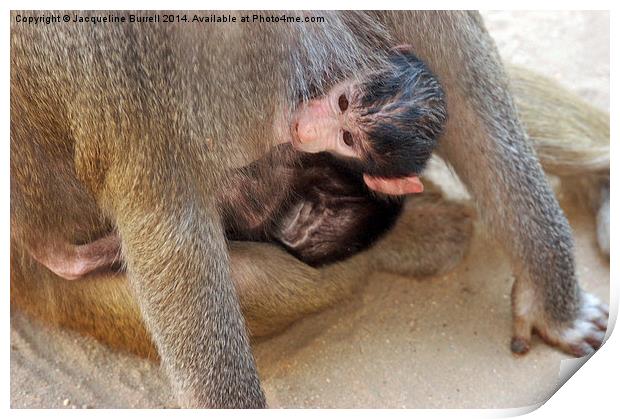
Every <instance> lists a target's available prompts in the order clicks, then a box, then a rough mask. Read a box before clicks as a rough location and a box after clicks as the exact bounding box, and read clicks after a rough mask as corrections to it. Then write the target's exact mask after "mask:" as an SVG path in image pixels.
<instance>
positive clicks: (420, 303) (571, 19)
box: [10, 12, 609, 408]
mask: <svg viewBox="0 0 620 419" xmlns="http://www.w3.org/2000/svg"><path fill="white" fill-rule="evenodd" d="M483 15H484V17H485V19H486V22H487V25H488V28H489V31H490V32H491V34H492V35H493V36H494V38H495V39H496V41H497V43H498V46H499V48H500V52H501V54H502V56H503V58H504V59H505V60H506V61H511V62H515V63H519V64H524V65H527V66H528V67H530V68H532V69H536V70H538V71H540V72H541V73H544V74H547V75H549V76H552V77H554V78H556V79H557V80H559V81H561V82H562V83H564V84H565V85H566V86H568V87H570V88H571V89H572V90H574V91H575V92H576V93H578V94H579V95H581V96H582V97H584V98H586V99H587V100H589V101H591V102H592V103H594V104H596V105H597V106H599V107H601V108H603V109H606V110H608V109H609V14H608V13H605V12H486V13H484V14H483ZM560 199H561V203H562V205H563V207H564V209H565V211H566V213H567V215H568V217H569V220H570V222H571V225H572V226H573V229H574V232H575V238H576V244H577V263H578V272H579V277H580V278H581V281H582V283H583V285H584V287H585V288H586V289H587V290H589V291H591V292H593V293H594V294H596V295H598V296H599V297H600V298H602V299H603V300H605V301H609V263H608V262H607V260H606V259H604V258H602V257H601V256H600V255H599V254H598V252H597V249H596V244H595V239H594V233H593V231H594V224H593V219H592V217H591V216H590V215H589V213H588V212H587V211H586V210H585V209H583V208H582V206H581V205H580V204H579V203H578V202H571V201H570V200H568V198H563V197H560ZM497 247H498V246H497V245H496V244H495V243H494V242H493V241H492V240H491V239H490V238H489V237H488V235H487V234H486V232H485V230H484V227H483V226H481V225H477V226H476V232H475V237H474V239H473V242H472V248H471V251H470V253H469V255H468V256H467V258H466V259H465V260H464V261H463V263H462V264H461V265H460V266H459V268H457V270H455V271H454V272H451V273H450V274H448V275H445V276H441V277H435V278H431V279H427V280H424V281H419V280H416V279H413V278H406V277H400V276H394V275H388V274H385V273H376V274H375V275H373V276H372V278H371V279H370V281H369V284H368V286H367V287H365V288H364V289H363V290H362V291H361V292H359V293H358V294H356V295H355V296H354V297H353V298H352V299H351V300H350V301H348V302H347V303H345V304H341V305H339V306H338V307H336V308H333V309H330V310H327V311H325V312H322V313H319V314H316V315H313V316H310V317H308V318H306V319H304V320H302V321H300V322H298V323H296V324H295V325H293V326H292V327H291V328H290V329H288V330H287V331H286V332H284V333H283V334H281V335H278V336H276V337H274V338H272V339H269V340H267V341H264V342H261V343H258V344H256V345H255V346H254V351H255V355H256V360H257V364H258V369H259V373H260V376H261V380H262V383H263V386H264V389H265V392H266V394H267V399H268V402H269V404H270V406H272V407H342V408H351V407H386V408H399V407H408V408H420V407H425V408H457V407H461V408H474V407H476V408H489V407H500V408H508V407H523V406H529V405H533V404H537V403H540V402H541V401H544V400H546V399H547V398H548V397H549V396H550V395H551V394H553V392H554V391H555V389H556V388H557V387H558V386H559V385H561V384H562V382H561V380H559V378H558V371H559V366H560V361H561V360H562V359H565V358H566V355H564V354H563V353H560V352H559V351H557V350H555V349H553V348H550V347H548V346H546V345H544V344H543V343H542V342H541V341H540V340H535V341H534V345H533V348H532V350H531V352H530V353H529V354H528V355H527V356H525V357H515V356H513V355H512V354H511V353H510V350H509V342H510V337H511V315H510V287H511V282H512V274H511V272H510V269H509V266H508V261H507V258H506V257H505V256H504V255H503V254H502V253H501V252H500V251H499V250H498V248H497ZM10 400H11V406H12V407H14V408H40V407H45V408H109V407H116V408H133V407H140V408H159V407H175V406H176V404H175V402H174V398H173V396H172V395H171V392H170V388H169V385H168V382H167V380H166V377H165V376H164V375H163V374H162V372H161V371H160V369H159V367H158V365H156V364H153V363H151V362H149V361H146V360H143V359H140V358H137V357H135V356H133V355H131V354H127V353H119V352H113V351H111V350H109V349H108V348H107V347H105V346H103V345H101V344H100V343H98V342H97V341H95V340H93V339H91V338H89V337H84V336H80V335H77V334H75V333H72V332H69V331H64V330H57V329H50V328H47V327H44V326H41V325H39V324H36V323H33V322H31V321H30V320H29V319H27V318H25V317H24V316H23V315H22V314H20V313H12V315H11V394H10Z"/></svg>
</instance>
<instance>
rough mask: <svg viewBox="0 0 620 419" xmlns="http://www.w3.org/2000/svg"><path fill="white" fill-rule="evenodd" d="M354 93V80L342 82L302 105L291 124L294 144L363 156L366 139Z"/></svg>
mask: <svg viewBox="0 0 620 419" xmlns="http://www.w3.org/2000/svg"><path fill="white" fill-rule="evenodd" d="M354 94H355V90H354V85H353V83H350V82H349V83H346V82H345V83H340V84H338V85H336V86H335V87H334V88H332V89H331V90H330V91H329V93H328V94H327V95H325V96H322V97H320V98H317V99H313V100H311V101H309V102H308V103H304V104H302V105H301V106H299V108H298V109H297V111H296V112H295V114H294V115H293V122H292V126H291V131H292V133H291V134H292V135H291V138H292V139H291V141H292V143H293V147H295V148H296V149H297V150H299V151H304V152H306V153H319V152H322V151H328V152H330V153H332V154H335V155H340V156H344V157H351V158H358V159H362V157H363V154H362V145H363V143H364V141H367V139H366V138H365V136H364V134H363V132H362V131H361V130H360V129H359V128H358V125H359V124H358V123H357V118H358V115H357V113H356V112H355V110H354V109H355V107H354V106H352V105H353V100H354V99H353V98H354Z"/></svg>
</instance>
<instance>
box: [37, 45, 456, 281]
mask: <svg viewBox="0 0 620 419" xmlns="http://www.w3.org/2000/svg"><path fill="white" fill-rule="evenodd" d="M390 64H391V65H390V66H389V67H388V68H386V69H385V70H384V71H381V72H378V73H376V74H370V75H365V76H362V77H358V78H357V80H355V81H354V80H345V81H343V82H341V83H339V84H338V85H337V86H335V87H333V88H332V89H330V90H329V91H328V92H327V94H326V95H324V96H322V97H319V98H315V99H312V100H310V101H309V102H307V103H303V104H301V105H300V106H299V107H298V109H296V110H295V112H294V114H293V116H292V118H291V122H290V123H289V124H288V125H289V126H290V137H289V138H288V140H287V138H286V136H283V139H284V140H285V143H283V144H286V145H280V146H276V148H275V149H274V150H272V151H271V152H270V153H269V156H266V157H264V158H263V159H261V160H259V161H257V162H254V163H252V164H250V165H248V166H246V167H244V168H241V169H238V172H232V173H231V174H230V181H229V183H228V187H227V188H225V190H224V191H223V193H222V196H221V197H220V207H221V208H222V215H223V223H224V226H225V229H226V237H228V238H229V239H231V240H238V241H261V242H275V243H279V244H280V245H282V246H283V247H284V248H285V249H287V250H288V251H289V252H290V253H291V254H293V255H295V256H296V257H297V258H298V259H299V260H301V261H303V262H305V263H308V264H309V265H311V266H319V265H322V264H326V263H330V262H335V261H337V260H341V259H343V258H346V257H348V256H351V255H353V254H355V253H358V252H359V251H361V250H363V249H365V248H367V247H368V246H369V245H371V244H372V243H373V242H375V241H376V240H377V239H378V238H379V237H380V236H381V235H382V234H383V233H384V232H385V231H387V230H388V229H389V228H390V227H391V226H392V225H393V224H394V221H395V220H396V217H397V216H398V215H399V214H400V211H401V209H402V200H401V199H398V198H397V196H399V195H404V194H410V193H418V192H422V190H423V185H422V183H421V181H420V179H419V177H418V175H419V174H420V173H421V172H422V170H423V168H424V166H425V164H426V162H427V160H428V158H429V157H430V155H431V153H432V151H433V150H434V148H435V145H436V143H437V139H438V137H439V135H440V134H441V131H442V129H443V126H444V123H445V119H446V109H445V102H444V94H443V91H442V89H441V86H440V85H439V82H438V81H437V80H436V78H435V77H434V75H433V74H432V73H431V72H430V71H429V70H428V68H427V67H426V66H425V65H424V63H422V62H421V61H420V60H419V59H418V58H417V57H416V56H415V55H414V54H413V52H412V51H411V48H410V47H409V46H399V47H397V48H395V49H394V50H393V51H392V54H391V55H390ZM291 145H292V148H293V149H294V150H297V151H299V152H305V153H309V154H308V155H305V156H299V160H298V161H291V159H287V158H285V155H286V154H287V153H289V154H290V153H291V147H290V146H291ZM317 153H323V154H321V155H316V154H317ZM310 154H313V155H310ZM265 170H269V171H273V173H275V174H277V176H278V179H279V181H280V182H281V184H280V185H279V186H280V188H279V190H280V193H278V191H269V192H270V196H269V195H267V194H265V192H264V189H265V185H264V183H263V182H261V177H262V176H261V174H262V173H261V172H262V171H265ZM362 177H363V179H362ZM248 179H251V182H252V184H253V185H254V187H252V184H250V185H248ZM364 182H365V183H366V185H367V187H368V188H370V189H372V190H374V191H376V192H378V193H379V194H387V195H390V196H391V198H386V197H385V196H384V197H381V196H380V195H378V194H371V193H369V191H368V189H367V188H366V187H364V185H363V184H364ZM282 185H290V189H287V188H282V187H281V186H282ZM261 191H263V192H262V193H261ZM120 244H121V243H120V238H119V237H118V236H117V235H116V234H113V233H110V234H108V235H106V236H105V237H103V238H100V239H98V240H95V241H94V242H91V243H86V244H80V245H73V244H70V243H63V244H62V245H61V246H58V244H57V243H55V244H51V243H49V244H47V245H46V244H44V243H37V247H35V248H32V249H31V255H32V256H33V258H34V259H36V260H37V261H39V262H40V263H42V264H43V265H44V266H46V267H47V268H48V269H50V270H51V271H52V272H54V273H55V274H57V275H58V276H61V277H63V278H66V279H79V278H83V277H85V276H87V275H89V274H93V273H101V272H105V271H108V270H110V269H116V268H119V267H120V265H121V260H120V254H121V249H120Z"/></svg>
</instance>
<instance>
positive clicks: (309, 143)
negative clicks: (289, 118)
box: [292, 46, 446, 191]
mask: <svg viewBox="0 0 620 419" xmlns="http://www.w3.org/2000/svg"><path fill="white" fill-rule="evenodd" d="M389 63H390V65H389V66H388V67H387V68H386V69H384V70H382V71H379V72H376V73H372V74H369V75H367V76H366V77H362V78H361V81H349V80H347V81H344V82H342V83H339V84H338V85H336V86H334V87H333V88H332V89H331V90H330V91H329V92H328V93H327V94H326V95H325V96H322V97H320V98H316V99H313V100H311V101H309V102H307V103H304V104H302V105H301V106H300V107H299V109H298V110H297V111H296V112H295V115H294V118H293V124H292V142H293V145H294V146H295V147H296V148H297V149H299V150H301V151H305V152H311V153H312V152H315V153H316V152H321V151H327V152H330V153H332V154H334V155H336V156H338V157H339V161H340V162H342V163H343V164H346V165H347V166H349V167H351V168H352V169H353V170H356V171H359V172H361V173H363V174H364V175H366V176H365V178H366V179H368V178H381V179H382V180H384V181H389V180H390V179H395V178H400V179H404V178H407V177H410V178H417V175H418V174H419V173H420V172H421V171H422V170H423V169H424V166H425V164H426V162H427V161H428V159H429V158H430V156H431V154H432V152H433V150H434V149H435V146H436V145H437V140H438V138H439V136H440V135H441V132H442V130H443V127H444V125H445V121H446V104H445V99H444V93H443V90H442V88H441V86H440V84H439V82H438V81H437V79H436V78H435V76H434V75H433V74H432V73H431V72H430V70H429V69H428V68H427V67H426V65H425V64H424V63H423V62H422V61H421V60H419V59H418V58H417V57H416V56H415V55H414V54H413V52H412V51H411V49H410V47H408V46H403V47H398V48H395V49H394V50H393V51H392V53H391V54H390V57H389ZM418 182H419V181H418ZM367 184H368V185H369V186H370V187H371V188H373V185H371V184H370V183H369V182H368V181H367ZM420 185H421V184H420ZM373 189H376V188H373ZM412 191H413V190H412Z"/></svg>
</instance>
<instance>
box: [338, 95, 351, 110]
mask: <svg viewBox="0 0 620 419" xmlns="http://www.w3.org/2000/svg"><path fill="white" fill-rule="evenodd" d="M338 107H339V108H340V111H341V112H344V111H346V110H347V109H348V108H349V100H348V99H347V97H346V96H345V94H344V93H343V94H341V95H340V97H339V98H338Z"/></svg>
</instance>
